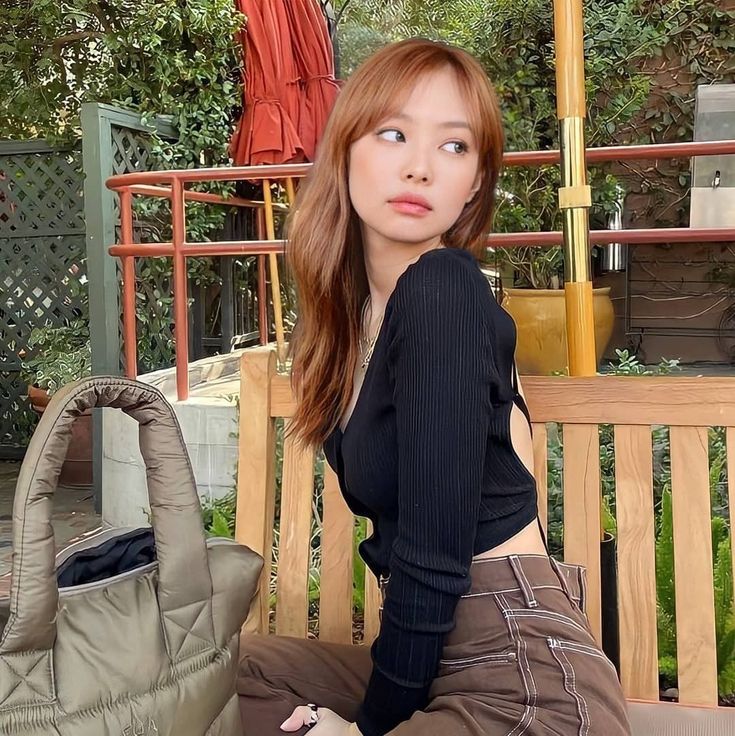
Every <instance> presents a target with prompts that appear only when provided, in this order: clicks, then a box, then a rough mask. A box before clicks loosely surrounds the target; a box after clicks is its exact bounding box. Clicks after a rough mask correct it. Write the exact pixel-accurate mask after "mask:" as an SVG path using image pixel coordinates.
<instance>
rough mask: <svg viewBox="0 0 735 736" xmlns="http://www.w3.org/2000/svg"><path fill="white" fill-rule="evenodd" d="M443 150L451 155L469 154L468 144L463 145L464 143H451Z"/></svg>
mask: <svg viewBox="0 0 735 736" xmlns="http://www.w3.org/2000/svg"><path fill="white" fill-rule="evenodd" d="M442 148H443V149H444V150H445V151H449V152H450V153H467V144H466V143H462V141H449V143H445V144H444V145H443V146H442Z"/></svg>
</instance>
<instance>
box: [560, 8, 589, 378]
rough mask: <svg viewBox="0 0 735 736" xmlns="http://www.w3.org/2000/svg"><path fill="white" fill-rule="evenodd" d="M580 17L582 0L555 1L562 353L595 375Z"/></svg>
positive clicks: (574, 368) (577, 369)
mask: <svg viewBox="0 0 735 736" xmlns="http://www.w3.org/2000/svg"><path fill="white" fill-rule="evenodd" d="M583 19H584V17H583V10H582V0H554V37H555V42H556V98H557V114H558V117H559V140H560V149H561V188H560V189H559V207H560V209H561V211H562V214H563V231H564V272H565V273H564V277H565V279H564V280H565V286H564V290H565V297H566V298H565V301H566V317H567V351H568V356H569V374H570V375H572V376H592V375H594V374H595V373H596V371H597V359H596V356H595V329H594V325H595V323H594V314H593V311H592V299H593V292H592V280H591V278H590V271H591V268H590V248H589V208H590V206H591V204H592V194H591V190H590V187H589V185H588V184H587V168H586V162H585V142H584V122H585V117H586V108H585V88H584V25H583Z"/></svg>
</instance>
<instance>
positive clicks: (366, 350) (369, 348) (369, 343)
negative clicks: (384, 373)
mask: <svg viewBox="0 0 735 736" xmlns="http://www.w3.org/2000/svg"><path fill="white" fill-rule="evenodd" d="M368 309H370V317H371V318H372V302H371V300H370V297H369V296H368V298H367V299H365V304H364V305H363V307H362V316H361V319H360V321H361V324H362V325H364V324H365V317H366V316H367V311H368ZM384 314H385V311H383V312H381V314H380V320H379V322H378V328H377V329H376V330H375V334H374V335H373V336H372V337H367V338H366V337H364V336H363V337H361V338H360V343H359V347H360V354H361V356H362V358H361V361H360V367H361V368H362V370H363V371H366V370H367V367H368V365H369V364H370V358H372V357H373V351H374V350H375V343H376V342H377V341H378V336H379V335H380V328H381V327H382V326H383V315H384Z"/></svg>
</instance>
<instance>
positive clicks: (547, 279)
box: [488, 167, 624, 375]
mask: <svg viewBox="0 0 735 736" xmlns="http://www.w3.org/2000/svg"><path fill="white" fill-rule="evenodd" d="M590 173H591V180H592V182H593V184H594V186H593V197H594V206H593V207H592V209H591V210H590V225H591V227H593V228H594V229H600V228H606V227H608V226H609V227H615V226H617V225H616V224H615V223H617V221H618V220H619V219H620V217H621V214H622V208H623V203H624V194H623V191H622V189H621V188H620V186H619V184H618V183H617V181H616V180H615V178H614V177H611V176H609V175H608V176H603V175H602V174H596V173H595V172H594V171H592V172H590ZM559 185H560V181H559V172H558V170H556V169H554V168H553V167H552V168H547V169H543V168H542V169H541V170H540V171H536V170H532V171H526V170H523V169H509V170H507V171H506V172H505V173H504V175H503V179H502V185H501V188H499V190H498V198H497V209H496V212H495V219H494V230H495V231H496V232H516V233H522V232H544V231H551V230H559V229H560V228H561V211H560V210H559V206H558V198H557V187H558V186H559ZM621 222H622V221H621ZM595 254H596V251H593V255H595ZM488 260H489V262H490V263H491V264H494V266H495V270H496V271H498V272H499V273H500V276H501V282H502V295H501V297H502V304H503V307H504V308H505V309H506V310H507V311H508V312H509V313H510V314H511V316H512V317H513V319H514V321H515V323H516V326H517V328H518V347H517V351H516V360H517V363H518V368H519V370H520V372H521V373H523V374H530V375H550V374H552V373H555V372H559V371H565V370H566V368H567V363H568V360H567V330H566V304H565V298H564V297H565V293H564V253H563V250H562V248H561V247H560V246H555V247H551V248H542V247H538V246H518V247H512V248H495V249H491V252H490V254H489V257H488ZM593 294H594V300H593V310H594V318H595V344H596V353H597V364H598V365H599V364H600V361H601V359H602V356H603V355H604V353H605V350H606V349H607V346H608V343H609V342H610V338H611V337H612V332H613V327H614V323H615V312H614V309H613V304H612V300H611V299H610V289H609V288H607V287H606V288H599V289H594V291H593Z"/></svg>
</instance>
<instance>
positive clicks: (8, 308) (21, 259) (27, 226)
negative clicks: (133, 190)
mask: <svg viewBox="0 0 735 736" xmlns="http://www.w3.org/2000/svg"><path fill="white" fill-rule="evenodd" d="M82 185H83V174H82V166H81V151H80V150H78V149H73V148H70V149H62V150H58V149H57V150H54V149H52V148H51V147H49V146H48V145H47V144H46V143H43V142H38V141H33V142H23V143H16V142H2V143H0V459H7V458H13V457H18V456H20V454H22V451H23V447H24V445H25V443H26V441H27V439H28V437H29V436H30V432H31V431H32V427H33V424H34V418H33V414H32V412H31V409H30V406H29V405H28V402H27V401H26V399H25V394H26V386H25V384H24V383H23V381H22V380H21V379H20V368H21V360H22V358H23V357H25V356H28V357H30V354H29V349H28V347H27V341H28V338H29V337H30V333H31V330H32V329H33V328H34V327H36V326H40V325H48V326H61V325H63V324H65V323H66V322H67V321H68V320H70V319H73V318H74V317H75V316H81V315H83V314H84V304H85V303H86V267H85V262H86V253H85V225H84V206H83V198H82Z"/></svg>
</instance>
